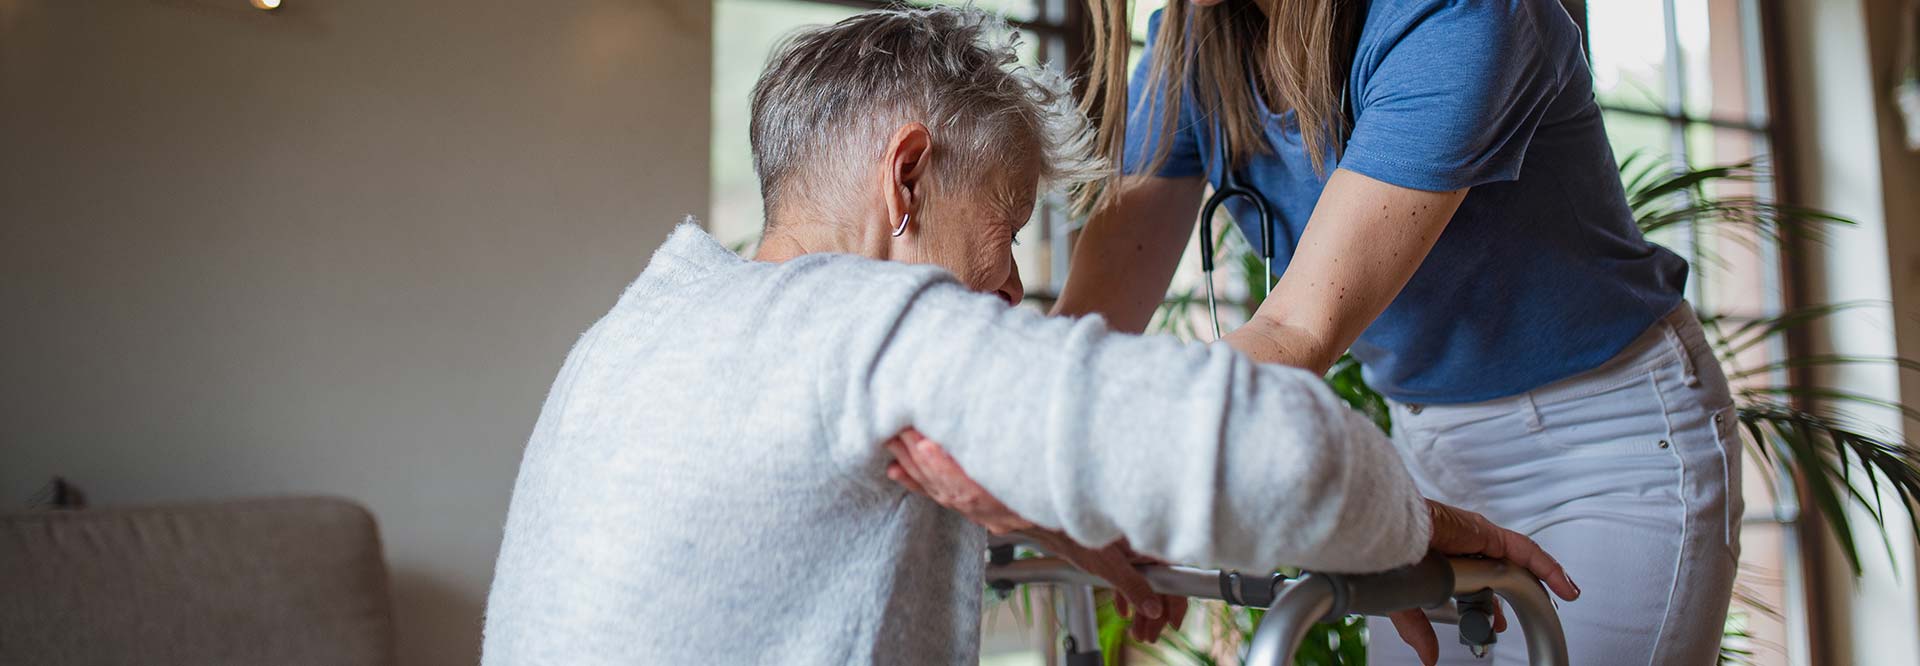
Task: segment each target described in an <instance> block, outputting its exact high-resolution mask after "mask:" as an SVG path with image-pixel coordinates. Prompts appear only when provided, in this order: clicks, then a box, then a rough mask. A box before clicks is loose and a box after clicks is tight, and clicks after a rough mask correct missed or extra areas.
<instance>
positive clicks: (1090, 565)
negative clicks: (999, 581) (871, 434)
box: [887, 428, 1187, 642]
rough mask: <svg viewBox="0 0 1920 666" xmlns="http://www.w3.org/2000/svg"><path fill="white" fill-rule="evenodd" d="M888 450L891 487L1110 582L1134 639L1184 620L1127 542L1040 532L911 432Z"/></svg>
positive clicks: (1178, 600) (1177, 603)
mask: <svg viewBox="0 0 1920 666" xmlns="http://www.w3.org/2000/svg"><path fill="white" fill-rule="evenodd" d="M887 451H888V452H889V453H892V454H893V462H891V463H888V464H887V478H889V479H893V481H894V482H895V483H898V484H900V485H902V486H905V487H906V488H907V490H910V491H913V492H916V493H919V494H921V495H926V496H927V497H928V498H929V499H932V500H933V501H934V502H936V503H938V504H939V505H941V506H944V507H946V508H949V509H952V510H954V511H956V512H959V513H960V514H961V515H963V516H965V517H966V518H967V520H971V521H973V522H975V523H978V524H979V525H981V526H982V527H985V528H987V531H989V532H992V533H994V534H1007V533H1010V532H1019V533H1020V534H1021V535H1023V536H1026V537H1027V538H1029V539H1032V540H1033V541H1034V542H1035V543H1036V544H1037V545H1039V546H1040V547H1041V548H1042V549H1044V550H1046V551H1047V552H1048V553H1049V554H1052V555H1054V556H1056V557H1060V558H1064V559H1066V560H1067V561H1068V562H1072V563H1073V565H1074V566H1076V567H1080V569H1081V570H1083V571H1086V572H1087V573H1091V574H1093V575H1095V576H1099V577H1100V578H1102V579H1105V580H1106V581H1107V582H1108V583H1110V584H1112V585H1113V589H1114V591H1115V592H1116V593H1117V594H1115V595H1114V598H1113V605H1114V610H1116V611H1119V613H1120V616H1121V617H1126V618H1130V619H1132V620H1133V623H1132V626H1131V627H1130V628H1128V630H1127V632H1128V633H1129V634H1131V635H1132V636H1133V638H1134V640H1137V641H1143V642H1152V641H1156V640H1159V638H1160V632H1161V631H1162V630H1163V629H1165V628H1167V627H1173V628H1175V629H1178V628H1180V625H1181V623H1182V622H1183V621H1184V620H1185V619H1186V617H1187V600H1186V598H1185V597H1174V596H1167V595H1162V594H1157V593H1155V592H1154V591H1153V586H1152V585H1151V584H1149V583H1147V579H1146V577H1145V576H1141V575H1140V572H1139V571H1137V570H1135V569H1134V568H1133V565H1135V564H1143V563H1147V562H1151V561H1152V560H1150V559H1147V558H1144V557H1141V556H1140V555H1138V554H1135V553H1134V552H1133V550H1132V549H1130V548H1128V547H1127V542H1126V541H1125V540H1121V541H1118V542H1115V543H1113V544H1110V545H1108V546H1105V547H1103V548H1088V547H1085V546H1082V545H1080V544H1078V543H1075V542H1074V541H1073V540H1072V539H1069V538H1067V535H1065V534H1061V533H1059V532H1055V531H1053V530H1046V529H1040V528H1039V527H1038V526H1036V525H1034V524H1033V523H1031V522H1028V521H1027V519H1025V518H1021V517H1020V515H1019V514H1016V513H1014V512H1013V510H1012V509H1008V508H1007V505H1005V504H1001V503H1000V500H999V499H998V498H995V497H994V496H993V495H992V494H991V493H988V492H987V489H985V488H982V487H980V484H978V483H974V481H973V478H972V477H969V476H967V473H966V471H965V470H962V469H960V463H958V462H955V461H954V459H953V456H949V455H947V452H946V450H944V449H941V448H940V445H939V444H938V443H936V442H934V441H933V440H930V439H927V438H926V437H923V436H921V435H920V433H919V432H918V431H916V430H913V429H911V428H909V429H907V430H905V431H903V432H901V433H900V435H899V436H898V437H895V438H893V439H892V440H889V441H888V442H887ZM1136 610H1137V611H1138V612H1135V611H1136Z"/></svg>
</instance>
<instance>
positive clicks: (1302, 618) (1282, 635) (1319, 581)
mask: <svg viewBox="0 0 1920 666" xmlns="http://www.w3.org/2000/svg"><path fill="white" fill-rule="evenodd" d="M1332 610H1333V585H1332V584H1330V583H1328V582H1327V580H1326V579H1325V578H1322V577H1320V576H1316V575H1314V574H1307V575H1305V576H1302V577H1301V578H1300V579H1299V580H1298V581H1295V582H1294V583H1293V584H1292V585H1288V586H1287V589H1286V591H1285V592H1281V593H1280V596H1279V598H1277V599H1274V600H1273V605H1272V606H1270V607H1268V608H1267V615H1266V617H1264V618H1262V619H1261V620H1260V628H1259V629H1256V630H1254V632H1253V644H1252V645H1250V646H1248V647H1247V660H1246V664H1247V666H1285V665H1286V664H1291V663H1293V653H1294V652H1295V651H1296V650H1298V649H1299V648H1300V641H1302V640H1305V639H1306V637H1307V630H1308V629H1310V628H1312V627H1313V623H1315V622H1319V621H1320V620H1321V619H1322V618H1325V617H1326V616H1327V613H1328V612H1329V611H1332Z"/></svg>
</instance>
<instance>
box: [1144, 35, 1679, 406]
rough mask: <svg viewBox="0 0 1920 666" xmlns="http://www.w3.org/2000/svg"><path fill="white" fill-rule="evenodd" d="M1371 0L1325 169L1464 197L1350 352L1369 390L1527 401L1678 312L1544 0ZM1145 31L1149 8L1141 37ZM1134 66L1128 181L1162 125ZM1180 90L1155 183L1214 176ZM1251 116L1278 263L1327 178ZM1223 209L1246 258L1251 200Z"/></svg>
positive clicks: (1670, 263)
mask: <svg viewBox="0 0 1920 666" xmlns="http://www.w3.org/2000/svg"><path fill="white" fill-rule="evenodd" d="M1370 4H1371V6H1369V7H1365V8H1364V10H1363V11H1365V12H1366V19H1365V22H1364V24H1363V27H1362V29H1361V32H1360V38H1359V44H1358V49H1357V50H1356V52H1355V56H1354V59H1353V69H1352V74H1351V76H1349V77H1348V81H1347V85H1348V90H1347V94H1348V96H1349V104H1350V105H1351V107H1352V118H1353V123H1354V124H1353V130H1352V132H1351V134H1350V135H1349V136H1348V138H1347V141H1346V144H1345V150H1344V152H1343V153H1341V154H1340V155H1339V158H1338V160H1337V161H1336V160H1335V159H1334V158H1333V156H1332V155H1329V156H1328V159H1327V165H1328V168H1329V171H1330V170H1331V169H1332V168H1334V167H1336V166H1337V167H1338V168H1341V169H1347V170H1350V171H1354V172H1357V173H1360V174H1362V175H1365V176H1368V177H1371V178H1374V179H1376V180H1380V181H1384V182H1387V183H1391V184H1394V185H1399V186H1401V187H1407V188H1412V189H1417V190H1427V191H1435V192H1438V191H1449V190H1457V189H1460V188H1472V190H1471V191H1469V192H1468V194H1467V197H1466V200H1465V201H1464V202H1463V203H1461V205H1460V210H1459V212H1457V213H1455V214H1454V216H1453V220H1452V221H1451V222H1449V223H1448V224H1447V227H1446V230H1445V231H1444V232H1443V233H1442V234H1441V236H1440V239H1439V241H1438V242H1437V243H1436V244H1435V245H1434V248H1433V251H1432V253H1431V254H1429V255H1428V256H1427V258H1426V261H1425V262H1424V263H1423V264H1421V266H1420V268H1419V269H1418V270H1417V271H1416V272H1415V273H1414V275H1413V278H1412V279H1411V280H1410V281H1409V282H1408V283H1407V286H1406V289H1405V290H1403V291H1401V292H1400V294H1399V296H1398V297H1396V298H1395V299H1394V300H1393V302H1392V304H1390V305H1389V306H1388V307H1387V309H1386V311H1385V312H1384V313H1382V314H1381V315H1380V318H1379V319H1376V320H1375V321H1374V322H1373V324H1372V325H1371V326H1369V327H1368V328H1367V330H1366V331H1365V332H1363V333H1362V334H1361V335H1360V339H1359V340H1358V341H1357V342H1355V343H1354V345H1353V350H1352V351H1353V354H1354V355H1355V356H1356V357H1358V358H1359V359H1360V361H1361V363H1362V364H1363V365H1364V367H1365V376H1366V379H1367V382H1368V383H1369V384H1370V385H1372V386H1373V387H1374V388H1375V389H1376V390H1379V391H1380V392H1381V393H1383V394H1385V395H1386V396H1388V397H1390V398H1393V399H1394V400H1397V401H1401V402H1409V403H1460V402H1476V401H1481V400H1490V399H1493V398H1499V397H1504V396H1509V395H1514V394H1518V393H1523V392H1526V391H1530V390H1533V389H1535V388H1539V387H1541V386H1544V385H1546V384H1549V383H1552V382H1553V381H1555V380H1559V379H1564V378H1567V377H1571V376H1573V375H1576V374H1579V373H1581V372H1583V371H1586V370H1590V369H1593V368H1595V367H1598V366H1600V365H1601V364H1602V363H1604V362H1606V360H1607V359H1609V358H1612V357H1613V356H1614V354H1616V353H1618V352H1619V351H1620V350H1622V349H1624V348H1626V346H1627V345H1628V344H1629V343H1631V342H1632V341H1633V340H1634V338H1636V337H1638V336H1639V334H1640V333H1641V332H1643V331H1645V330H1646V329H1647V327H1648V326H1650V325H1652V324H1653V322H1654V321H1655V320H1657V319H1658V318H1660V317H1661V316H1662V315H1664V314H1666V313H1667V312H1668V311H1669V310H1671V309H1672V308H1673V307H1674V306H1676V305H1678V304H1679V302H1680V300H1681V297H1682V295H1681V292H1682V289H1683V287H1684V286H1685V283H1686V278H1687V263H1686V261H1685V260H1683V259H1681V258H1680V257H1679V256H1677V255H1675V254H1674V253H1673V252H1671V251H1668V250H1667V249H1666V248H1663V247H1660V246H1658V245H1655V244H1653V243H1651V242H1649V241H1647V239H1646V238H1645V237H1644V236H1643V235H1642V234H1641V233H1640V230H1639V228H1638V227H1637V226H1636V225H1635V224H1634V220H1633V215H1632V213H1631V211H1630V210H1629V209H1628V207H1627V201H1626V195H1625V193H1624V192H1623V190H1622V187H1621V184H1620V174H1619V170H1618V167H1617V166H1616V165H1615V163H1614V158H1613V151H1612V148H1611V147H1610V146H1609V145H1608V143H1607V135H1606V130H1605V128H1603V127H1602V125H1601V121H1600V109H1599V107H1598V106H1597V105H1596V104H1595V102H1594V98H1593V80H1592V72H1591V71H1590V70H1589V68H1588V67H1587V63H1586V59H1585V57H1584V55H1583V53H1582V49H1581V40H1580V33H1579V28H1578V27H1576V26H1575V25H1574V23H1573V20H1572V18H1571V17H1569V16H1567V13H1566V11H1565V10H1564V9H1562V8H1561V6H1560V3H1559V1H1558V0H1373V2H1371V3H1370ZM1159 24H1160V15H1159V14H1158V13H1155V14H1154V15H1153V17H1152V19H1151V20H1150V22H1149V32H1150V33H1152V32H1157V31H1158V30H1159V28H1160V25H1159ZM1148 42H1149V44H1151V43H1152V39H1151V38H1149V40H1148ZM1150 61H1151V56H1149V58H1148V59H1147V60H1146V61H1143V63H1142V65H1141V68H1140V70H1138V71H1136V72H1135V73H1134V77H1133V85H1132V86H1131V92H1132V97H1133V99H1132V100H1131V103H1130V105H1129V107H1130V109H1131V111H1130V113H1129V114H1128V117H1127V137H1126V155H1125V164H1124V167H1125V170H1126V171H1128V172H1129V173H1136V172H1139V171H1140V170H1142V169H1144V168H1145V167H1146V162H1147V161H1148V160H1149V159H1151V157H1152V154H1153V149H1154V147H1155V144H1156V137H1157V134H1158V131H1157V130H1158V127H1159V125H1158V123H1157V118H1158V113H1159V105H1160V103H1161V102H1160V99H1159V93H1156V92H1154V91H1145V90H1143V88H1144V87H1145V78H1146V67H1147V64H1146V63H1147V62H1150ZM1191 87H1192V86H1189V91H1188V95H1187V96H1186V98H1185V100H1184V103H1183V104H1182V105H1181V109H1182V112H1181V117H1180V118H1178V119H1176V125H1175V127H1176V131H1175V133H1174V136H1173V140H1172V144H1171V145H1170V146H1169V147H1168V151H1169V155H1168V157H1167V161H1166V162H1165V164H1164V166H1163V167H1162V168H1161V169H1160V170H1159V171H1158V172H1156V173H1157V174H1158V175H1161V176H1167V177H1188V176H1199V175H1205V176H1206V177H1207V178H1208V180H1209V181H1211V182H1212V183H1214V184H1216V185H1217V184H1219V182H1220V180H1221V174H1222V164H1221V162H1222V161H1221V160H1220V159H1219V158H1218V156H1217V155H1216V153H1217V148H1216V147H1215V143H1214V142H1215V139H1214V138H1213V128H1212V127H1211V123H1205V122H1200V114H1202V113H1203V112H1202V111H1200V110H1198V108H1197V105H1196V104H1195V102H1194V99H1193V97H1192V90H1191ZM1142 95H1150V97H1147V98H1146V99H1142V97H1141V96H1142ZM1143 102H1144V103H1143ZM1262 112H1263V113H1266V124H1267V131H1266V136H1267V141H1268V142H1269V144H1270V147H1271V148H1272V151H1271V152H1267V153H1263V154H1260V155H1258V156H1257V157H1255V158H1254V159H1253V160H1252V162H1251V163H1250V164H1248V165H1247V166H1246V167H1245V168H1244V169H1243V170H1242V171H1241V179H1242V182H1243V183H1245V184H1246V185H1247V186H1248V187H1250V188H1253V189H1254V190H1257V191H1259V192H1260V193H1261V194H1262V195H1264V196H1265V197H1266V199H1267V201H1268V203H1269V205H1270V206H1271V208H1272V210H1273V213H1274V216H1275V220H1274V223H1275V225H1276V226H1277V227H1278V228H1279V229H1281V230H1283V232H1281V233H1276V234H1275V236H1276V238H1275V241H1276V242H1275V243H1274V254H1275V256H1274V261H1275V263H1276V265H1281V264H1284V262H1286V261H1288V260H1290V259H1291V258H1292V254H1293V248H1294V247H1295V245H1296V244H1298V242H1299V240H1300V235H1301V233H1302V232H1303V231H1304V230H1305V227H1306V224H1307V220H1308V218H1309V217H1310V216H1311V215H1312V213H1313V207H1314V204H1315V202H1316V201H1318V200H1319V197H1320V192H1321V190H1322V189H1323V187H1324V186H1325V184H1326V180H1325V179H1324V178H1321V177H1320V176H1318V175H1316V173H1315V171H1314V168H1313V164H1312V162H1311V161H1310V160H1309V159H1308V157H1307V153H1306V150H1305V148H1303V147H1302V145H1301V142H1300V132H1299V128H1298V126H1297V124H1295V122H1294V116H1293V113H1292V112H1291V111H1289V112H1286V113H1281V114H1274V113H1271V112H1270V111H1268V110H1266V109H1262ZM1228 209H1229V211H1230V212H1232V214H1233V217H1234V219H1235V220H1236V221H1237V222H1239V223H1240V225H1241V230H1242V231H1243V232H1244V233H1245V234H1246V236H1247V238H1248V239H1250V240H1253V241H1254V243H1255V244H1256V245H1255V247H1258V242H1259V238H1260V232H1261V230H1260V229H1259V228H1257V227H1258V225H1257V224H1255V222H1254V221H1255V219H1256V218H1255V217H1254V216H1253V214H1252V211H1251V208H1250V207H1249V206H1247V204H1246V202H1245V201H1243V200H1240V199H1234V200H1231V201H1230V202H1229V203H1228ZM1275 270H1278V269H1277V268H1276V269H1275Z"/></svg>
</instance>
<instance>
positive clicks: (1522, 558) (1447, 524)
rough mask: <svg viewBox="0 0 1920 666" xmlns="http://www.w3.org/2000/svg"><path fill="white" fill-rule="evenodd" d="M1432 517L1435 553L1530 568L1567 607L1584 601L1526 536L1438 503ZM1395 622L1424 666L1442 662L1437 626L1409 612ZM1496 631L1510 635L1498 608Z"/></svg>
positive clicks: (1420, 614)
mask: <svg viewBox="0 0 1920 666" xmlns="http://www.w3.org/2000/svg"><path fill="white" fill-rule="evenodd" d="M1427 512H1428V514H1429V515H1431V516H1432V518H1433V536H1432V537H1431V538H1430V539H1429V540H1428V548H1429V549H1430V550H1433V551H1435V552H1438V553H1441V554H1443V555H1480V556H1484V557H1489V558H1496V559H1503V560H1507V561H1509V562H1512V563H1514V564H1518V565H1520V566H1521V567H1524V568H1526V570H1527V571H1528V572H1530V573H1532V574H1533V576H1534V577H1535V578H1538V579H1540V581H1541V582H1543V583H1546V585H1547V589H1550V590H1553V593H1554V594H1557V595H1559V596H1560V598H1562V599H1565V600H1567V601H1573V600H1575V599H1578V598H1580V586H1578V585H1574V584H1573V578H1571V577H1569V576H1567V572H1566V570H1565V569H1562V568H1561V567H1560V563H1559V562H1558V561H1555V560H1554V559H1553V556H1552V555H1548V554H1547V551H1545V550H1542V549H1541V548H1540V544H1537V543H1534V542H1533V540H1532V539H1529V538H1527V537H1526V536H1525V535H1522V534H1520V533H1519V532H1515V531H1513V530H1509V529H1506V528H1503V527H1500V526H1499V525H1495V524H1493V521H1490V520H1487V518H1486V516H1482V515H1480V514H1477V513H1474V512H1472V511H1468V510H1466V509H1461V508H1458V507H1452V506H1447V505H1445V504H1441V503H1439V502H1435V501H1433V500H1427ZM1392 618H1393V628H1394V629H1395V630H1397V631H1399V632H1400V639H1401V640H1404V641H1406V642H1407V645H1409V646H1412V647H1413V651H1414V652H1416V653H1418V654H1419V655H1420V661H1421V662H1422V663H1426V664H1429V665H1431V664H1433V663H1435V662H1437V661H1438V660H1439V659H1440V641H1439V639H1438V638H1436V637H1435V636H1434V634H1433V624H1432V623H1430V622H1428V621H1427V616H1426V614H1425V613H1424V612H1422V611H1420V610H1418V609H1414V610H1405V611H1400V612H1398V613H1394V614H1393V616H1392ZM1493 628H1494V630H1495V631H1506V629H1507V618H1506V614H1505V613H1504V612H1502V611H1501V610H1500V606H1499V605H1498V604H1497V603H1496V605H1495V606H1494V618H1493Z"/></svg>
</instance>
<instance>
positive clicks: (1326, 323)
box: [1076, 169, 1467, 372]
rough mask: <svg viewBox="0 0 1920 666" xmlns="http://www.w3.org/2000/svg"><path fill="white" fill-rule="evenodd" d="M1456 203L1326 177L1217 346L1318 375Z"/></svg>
mask: <svg viewBox="0 0 1920 666" xmlns="http://www.w3.org/2000/svg"><path fill="white" fill-rule="evenodd" d="M1466 196H1467V191H1466V190H1464V189H1463V190H1455V191H1452V192H1424V191H1421V190H1413V189H1408V188H1404V187H1400V186H1397V185H1389V184H1387V183H1384V182H1381V181H1378V180H1374V179H1372V178H1368V177H1366V176H1363V175H1360V174H1358V173H1354V172H1352V171H1347V170H1344V169H1340V170H1335V171H1334V172H1333V177H1332V178H1331V179H1329V180H1328V181H1327V187H1326V190H1325V191H1324V192H1323V193H1322V194H1321V195H1320V202H1319V204H1318V205H1317V206H1315V207H1314V209H1313V217H1312V219H1310V220H1308V221H1307V230H1306V233H1305V234H1304V235H1302V237H1301V238H1300V246H1299V249H1298V250H1296V251H1295V252H1294V256H1293V260H1292V261H1291V262H1290V263H1288V264H1287V270H1286V273H1285V274H1284V275H1282V276H1281V277H1280V282H1279V284H1277V285H1275V286H1274V288H1273V292H1272V294H1271V295H1270V296H1268V297H1267V300H1266V302H1265V303H1262V304H1261V305H1260V310H1259V311H1258V312H1255V313H1254V316H1253V319H1252V320H1251V321H1248V322H1247V323H1246V324H1245V325H1243V326H1241V327H1240V328H1238V329H1235V330H1234V331H1233V332H1232V333H1230V334H1228V335H1227V336H1226V340H1227V343H1228V344H1231V345H1233V347H1234V348H1235V349H1238V350H1240V351H1241V352H1244V353H1246V354H1247V355H1248V356H1251V357H1253V358H1254V360H1257V361H1261V362H1263V363H1283V364H1286V365H1291V366H1294V367H1298V368H1306V369H1308V370H1311V371H1314V372H1326V370H1327V368H1328V367H1329V366H1332V365H1333V362H1334V361H1336V360H1339V358H1340V355H1341V354H1343V353H1346V350H1347V347H1349V346H1352V345H1353V341H1354V340H1356V339H1359V337H1360V332H1361V331H1364V330H1366V328H1367V326H1368V325H1370V324H1372V323H1373V320H1374V319H1375V318H1376V317H1379V316H1380V313H1381V312H1382V311H1385V310H1386V309H1387V305H1388V304H1389V303H1392V302H1393V299H1394V297H1395V296H1397V295H1399V293H1400V290H1401V289H1402V288H1404V287H1406V286H1407V280H1408V279H1410V278H1412V277H1413V272H1414V271H1415V270H1417V269H1419V268H1420V263H1421V262H1422V261H1424V260H1425V259H1426V258H1427V253H1428V252H1430V251H1432V250H1433V244H1434V242H1435V241H1437V240H1439V239H1440V232H1441V230H1443V229H1445V228H1446V226H1447V221H1448V220H1451V219H1453V213H1454V211H1456V210H1459V208H1460V202H1461V201H1462V200H1464V199H1465V198H1466ZM1076 274H1077V273H1076Z"/></svg>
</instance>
